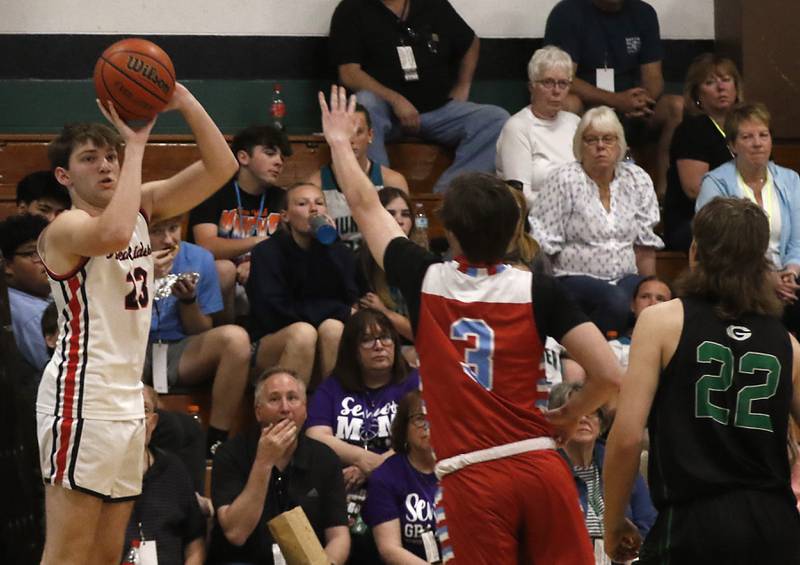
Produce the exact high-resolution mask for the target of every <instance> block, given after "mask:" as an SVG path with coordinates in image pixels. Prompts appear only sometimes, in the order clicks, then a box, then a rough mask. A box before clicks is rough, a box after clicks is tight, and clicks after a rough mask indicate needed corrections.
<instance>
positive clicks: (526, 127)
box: [496, 45, 580, 210]
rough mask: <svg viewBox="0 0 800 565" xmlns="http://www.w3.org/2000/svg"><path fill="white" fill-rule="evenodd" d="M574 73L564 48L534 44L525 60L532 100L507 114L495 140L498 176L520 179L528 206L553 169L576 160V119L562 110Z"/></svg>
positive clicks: (577, 118)
mask: <svg viewBox="0 0 800 565" xmlns="http://www.w3.org/2000/svg"><path fill="white" fill-rule="evenodd" d="M572 77H573V71H572V59H571V58H570V56H569V54H568V53H566V52H565V51H562V50H561V49H559V48H558V47H555V46H554V45H548V46H547V47H543V48H542V49H538V50H537V51H536V52H535V53H534V54H533V57H531V60H530V62H529V63H528V81H529V82H528V90H529V91H530V93H531V103H530V105H529V106H526V107H525V108H523V109H522V110H520V111H519V112H517V113H516V114H514V115H513V116H511V119H509V120H508V121H507V122H506V125H505V126H503V131H502V132H501V133H500V138H499V139H498V140H497V161H496V163H497V175H498V176H499V177H500V178H504V179H507V180H518V181H520V182H521V183H522V187H523V191H524V193H525V199H526V200H527V202H528V205H527V207H526V210H527V209H529V208H530V207H531V205H532V204H533V200H534V198H535V197H536V194H537V193H538V192H539V191H540V190H541V189H542V187H543V186H544V183H545V181H546V180H547V177H548V176H549V175H550V173H551V172H552V171H553V169H555V168H556V167H557V166H558V165H561V164H563V163H570V162H572V161H574V160H575V155H573V154H572V138H573V136H574V135H575V129H576V128H577V127H578V122H579V121H580V118H579V117H578V116H576V115H575V114H573V113H571V112H566V111H564V110H563V106H564V100H565V99H566V97H567V94H568V93H569V88H570V84H572Z"/></svg>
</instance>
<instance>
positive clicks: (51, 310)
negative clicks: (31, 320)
mask: <svg viewBox="0 0 800 565" xmlns="http://www.w3.org/2000/svg"><path fill="white" fill-rule="evenodd" d="M41 327H42V337H44V343H45V345H47V355H48V357H52V356H53V351H54V350H55V348H56V343H57V341H58V308H56V303H55V302H51V303H50V304H48V305H47V308H45V309H44V312H42V322H41Z"/></svg>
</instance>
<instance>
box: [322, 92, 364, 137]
mask: <svg viewBox="0 0 800 565" xmlns="http://www.w3.org/2000/svg"><path fill="white" fill-rule="evenodd" d="M319 108H320V110H321V112H322V133H324V134H325V141H327V142H328V145H333V144H335V143H342V142H346V143H347V144H349V143H350V138H351V137H353V134H355V132H356V129H357V126H356V121H355V110H356V97H355V95H352V96H350V99H349V101H348V98H347V90H346V89H345V87H343V86H337V85H335V84H334V85H333V86H332V87H331V98H330V105H329V104H328V102H326V101H325V95H324V94H323V93H322V92H320V93H319Z"/></svg>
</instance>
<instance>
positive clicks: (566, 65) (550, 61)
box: [528, 45, 573, 83]
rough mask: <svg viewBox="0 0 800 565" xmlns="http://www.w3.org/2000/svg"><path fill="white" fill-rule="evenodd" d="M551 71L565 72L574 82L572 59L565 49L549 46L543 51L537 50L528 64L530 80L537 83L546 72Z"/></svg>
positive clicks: (543, 48)
mask: <svg viewBox="0 0 800 565" xmlns="http://www.w3.org/2000/svg"><path fill="white" fill-rule="evenodd" d="M550 69H559V70H563V71H564V72H566V73H567V76H569V79H570V80H572V77H573V74H572V71H573V67H572V57H570V56H569V53H567V52H566V51H564V50H563V49H559V48H558V47H556V46H555V45H547V46H545V47H542V48H541V49H537V50H536V51H534V53H533V57H531V60H530V61H529V62H528V80H529V81H530V82H532V83H533V82H535V81H536V80H538V79H539V77H541V76H542V75H543V74H544V73H545V71H548V70H550Z"/></svg>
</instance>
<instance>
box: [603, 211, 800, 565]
mask: <svg viewBox="0 0 800 565" xmlns="http://www.w3.org/2000/svg"><path fill="white" fill-rule="evenodd" d="M693 232H694V242H693V243H692V247H691V249H690V251H689V263H690V267H691V270H690V273H689V274H688V275H687V276H686V277H685V278H684V279H683V281H682V283H683V284H682V285H680V284H679V286H682V289H680V292H679V296H680V297H681V298H680V299H676V300H672V301H669V302H665V303H662V304H657V305H655V306H653V307H651V308H648V309H647V310H645V311H644V312H642V314H641V316H640V317H639V321H638V323H637V325H636V328H635V330H634V333H633V340H632V344H631V351H630V365H629V368H628V374H627V375H626V377H625V379H624V380H623V385H622V390H621V393H620V399H619V405H618V409H617V418H616V422H615V423H614V427H613V429H612V431H611V435H610V437H609V441H608V448H607V451H606V459H605V468H604V473H603V476H604V477H605V503H606V507H605V546H606V551H607V552H608V554H609V555H610V556H611V557H612V558H613V559H614V560H617V561H625V560H628V559H631V558H632V557H634V556H635V555H636V553H637V551H638V550H639V546H640V545H641V539H640V538H639V535H638V532H637V530H636V528H635V527H634V526H633V525H632V524H631V523H630V522H628V521H627V520H626V519H625V516H624V508H625V506H626V505H627V502H628V498H629V496H630V491H631V486H632V485H633V481H634V477H635V472H636V470H637V469H638V466H639V456H640V451H641V440H642V435H643V431H644V428H645V424H646V425H647V426H648V428H649V433H650V458H649V479H650V491H651V494H652V497H653V501H654V503H655V505H656V507H657V508H658V510H659V517H658V520H657V521H656V524H655V526H654V527H653V528H652V530H650V533H649V535H648V537H647V539H646V540H645V542H644V545H641V552H640V559H641V563H643V564H648V563H665V564H666V563H671V564H675V565H692V564H695V563H697V564H700V563H703V564H706V563H720V564H725V565H733V564H742V565H744V564H747V565H753V564H761V563H769V564H770V565H776V564H789V563H792V564H796V563H800V515H798V512H797V509H796V500H795V498H794V495H793V494H792V491H791V488H790V469H789V461H788V452H787V431H788V424H789V422H788V419H789V414H790V413H791V415H792V416H793V417H794V419H795V421H798V420H799V419H800V387H798V384H800V380H798V379H800V345H798V342H797V340H795V338H794V337H792V336H791V335H790V334H789V333H788V332H787V331H786V329H785V328H784V327H783V326H782V325H781V322H780V320H779V317H778V316H779V314H780V310H781V305H780V302H779V300H778V298H777V296H776V294H775V290H774V283H773V280H774V276H775V274H774V273H773V272H772V265H771V263H770V262H769V260H768V259H767V258H766V251H767V246H768V243H769V237H770V233H769V223H768V220H767V218H766V216H765V215H764V213H763V211H762V210H761V208H760V207H758V206H757V205H755V204H753V203H751V202H750V201H748V200H746V199H732V198H726V199H720V198H718V199H716V200H714V201H712V202H711V203H710V204H708V205H707V206H706V207H704V208H703V209H702V210H700V211H699V212H698V214H697V215H696V216H695V219H694V223H693Z"/></svg>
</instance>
